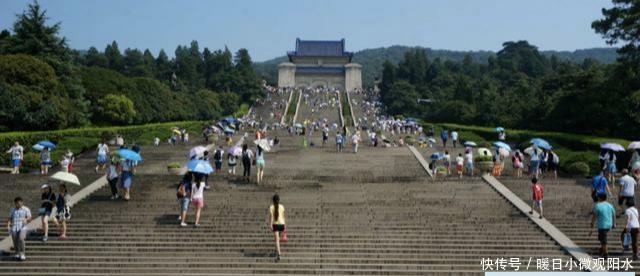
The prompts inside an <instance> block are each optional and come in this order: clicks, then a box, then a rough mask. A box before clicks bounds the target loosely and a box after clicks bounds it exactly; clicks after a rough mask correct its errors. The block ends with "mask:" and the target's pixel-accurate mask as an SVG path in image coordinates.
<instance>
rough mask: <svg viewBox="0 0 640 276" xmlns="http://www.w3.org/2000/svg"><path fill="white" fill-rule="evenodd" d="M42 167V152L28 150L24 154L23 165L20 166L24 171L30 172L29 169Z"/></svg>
mask: <svg viewBox="0 0 640 276" xmlns="http://www.w3.org/2000/svg"><path fill="white" fill-rule="evenodd" d="M35 168H40V154H38V153H35V152H26V153H25V154H24V159H23V160H22V166H21V168H20V170H21V171H23V172H28V171H29V170H32V169H35Z"/></svg>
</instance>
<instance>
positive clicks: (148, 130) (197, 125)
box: [0, 121, 203, 167]
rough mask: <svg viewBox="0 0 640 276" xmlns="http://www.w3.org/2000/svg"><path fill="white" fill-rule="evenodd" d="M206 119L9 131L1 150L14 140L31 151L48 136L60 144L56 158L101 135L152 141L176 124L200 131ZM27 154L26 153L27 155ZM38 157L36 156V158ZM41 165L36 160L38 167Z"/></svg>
mask: <svg viewBox="0 0 640 276" xmlns="http://www.w3.org/2000/svg"><path fill="white" fill-rule="evenodd" d="M202 125H203V122H201V121H186V122H170V123H158V124H148V125H136V126H122V127H100V128H99V127H92V128H76V129H65V130H55V131H29V132H8V133H2V134H0V150H7V149H9V148H11V146H13V143H14V142H15V141H18V142H20V144H21V145H22V146H23V147H24V148H25V151H27V153H25V156H26V154H28V153H31V152H28V151H29V149H30V147H31V145H33V144H35V143H37V142H38V141H41V140H49V141H52V142H54V143H57V145H58V146H57V148H56V149H55V150H53V151H51V161H53V162H56V161H57V160H58V159H59V158H60V156H61V155H62V153H63V152H64V151H65V150H67V149H70V150H71V151H73V152H74V153H76V154H79V153H81V152H83V151H84V150H86V149H89V148H93V147H94V146H95V145H97V144H98V142H100V140H102V139H109V138H113V137H115V135H116V134H121V135H123V136H124V138H125V142H126V143H127V144H131V143H137V144H139V145H145V144H151V143H152V141H153V138H154V137H160V138H163V137H167V136H168V135H169V132H170V129H171V127H173V126H178V127H182V128H185V129H187V130H188V131H189V132H191V133H197V132H199V131H200V129H201V127H202ZM25 158H26V157H25ZM9 159H10V156H9V154H0V164H1V166H7V165H8V164H9ZM37 159H38V158H36V160H37ZM38 166H39V165H38V164H37V165H36V167H38Z"/></svg>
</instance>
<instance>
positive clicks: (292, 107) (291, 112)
mask: <svg viewBox="0 0 640 276" xmlns="http://www.w3.org/2000/svg"><path fill="white" fill-rule="evenodd" d="M291 93H293V94H292V96H291V102H290V103H289V109H287V114H285V116H286V119H285V121H284V122H285V123H286V124H293V116H295V115H296V108H297V107H298V98H299V97H300V96H301V95H300V94H301V93H302V92H298V91H295V90H294V91H293V92H291Z"/></svg>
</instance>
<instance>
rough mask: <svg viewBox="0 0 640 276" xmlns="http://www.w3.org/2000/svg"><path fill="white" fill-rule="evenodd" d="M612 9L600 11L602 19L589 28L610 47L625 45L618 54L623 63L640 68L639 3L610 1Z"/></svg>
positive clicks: (630, 0)
mask: <svg viewBox="0 0 640 276" xmlns="http://www.w3.org/2000/svg"><path fill="white" fill-rule="evenodd" d="M612 2H613V7H611V8H609V9H605V8H603V9H602V15H603V16H604V18H602V19H600V20H596V21H593V23H591V27H592V28H593V29H594V30H595V31H596V33H599V34H601V35H602V36H603V37H604V38H605V39H606V40H607V43H609V44H611V45H615V44H618V43H620V42H622V43H625V45H624V46H622V47H621V48H620V49H619V50H618V53H619V54H620V57H621V59H622V60H623V61H625V62H630V63H631V64H632V65H635V66H636V68H638V67H640V20H638V18H640V2H638V1H637V0H612Z"/></svg>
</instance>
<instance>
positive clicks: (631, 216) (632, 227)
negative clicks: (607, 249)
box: [620, 201, 640, 261]
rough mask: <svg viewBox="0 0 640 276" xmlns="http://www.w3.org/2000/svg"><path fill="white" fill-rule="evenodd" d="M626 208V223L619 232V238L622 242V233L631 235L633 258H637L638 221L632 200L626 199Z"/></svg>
mask: <svg viewBox="0 0 640 276" xmlns="http://www.w3.org/2000/svg"><path fill="white" fill-rule="evenodd" d="M626 205H627V210H626V211H625V212H624V214H625V215H626V216H627V224H626V226H625V227H624V229H623V230H622V233H621V234H620V238H621V240H622V241H623V244H624V235H625V234H627V233H629V234H630V235H631V248H632V250H633V260H634V261H635V260H637V259H638V229H640V222H639V221H638V209H636V207H635V203H634V202H633V201H627V204H626Z"/></svg>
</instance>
